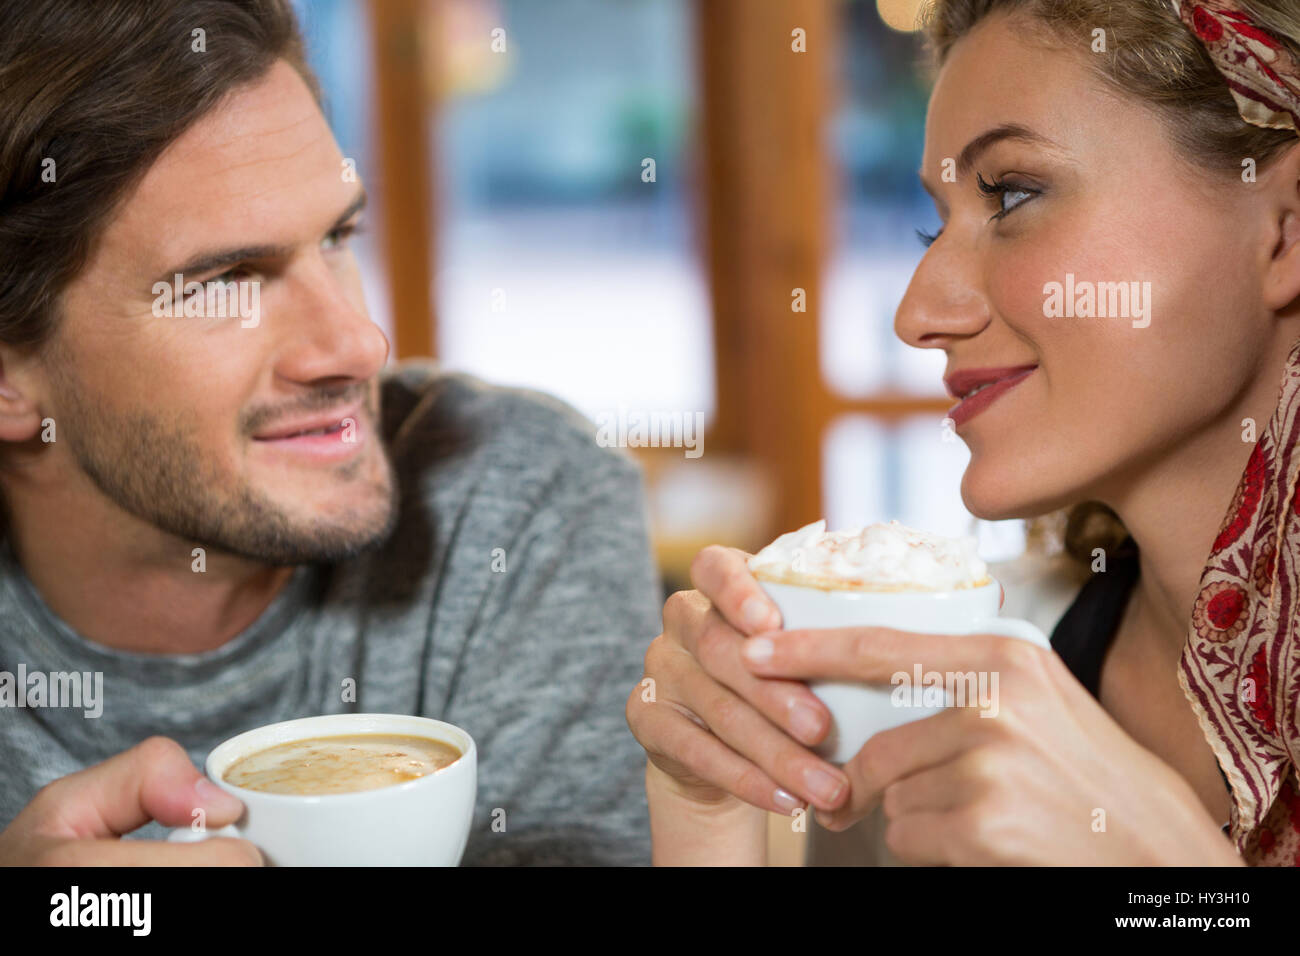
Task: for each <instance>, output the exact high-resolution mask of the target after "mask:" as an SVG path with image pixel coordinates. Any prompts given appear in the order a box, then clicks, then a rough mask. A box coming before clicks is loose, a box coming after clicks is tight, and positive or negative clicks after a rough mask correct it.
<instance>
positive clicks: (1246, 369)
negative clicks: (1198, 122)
mask: <svg viewBox="0 0 1300 956" xmlns="http://www.w3.org/2000/svg"><path fill="white" fill-rule="evenodd" d="M1017 23H1019V24H1020V27H1021V28H1020V29H1018V30H1015V29H1013V26H1014V25H1015V24H1017ZM1033 35H1034V36H1038V35H1040V34H1038V33H1035V34H1033ZM1026 36H1027V33H1026V30H1025V29H1024V21H1017V20H1016V19H1014V18H1011V17H1006V16H997V17H994V18H990V19H989V20H987V21H985V22H983V23H981V24H980V25H979V26H978V27H977V28H976V29H975V30H974V31H972V32H971V33H970V34H968V35H967V36H966V37H964V38H962V39H961V40H960V41H958V43H957V44H956V45H955V46H954V48H953V49H952V51H951V54H950V56H949V58H948V60H947V62H946V64H945V65H944V67H943V70H942V72H941V74H940V76H939V79H938V83H937V85H936V86H935V89H934V92H933V95H932V97H931V100H930V109H929V115H928V118H927V123H926V138H925V155H924V160H923V163H922V169H921V177H922V179H923V181H924V182H925V183H926V185H927V188H928V189H929V190H930V192H931V193H932V195H933V196H934V198H935V202H936V205H937V208H938V210H939V214H940V217H941V219H942V221H943V228H942V230H941V231H940V233H939V237H938V238H937V239H936V240H935V241H934V242H933V244H932V245H931V246H930V248H929V250H928V252H927V253H926V255H925V257H924V259H923V260H922V262H921V264H920V266H919V267H918V268H917V271H916V274H915V276H914V277H913V279H912V282H911V285H910V286H909V288H908V290H907V294H906V296H905V297H904V299H903V302H902V304H901V305H900V307H899V310H898V315H897V319H896V323H895V329H896V331H897V333H898V335H899V337H900V338H902V339H903V341H905V342H907V343H908V344H909V345H913V346H917V347H920V348H941V349H943V350H944V351H945V353H946V354H947V356H948V365H947V371H946V374H945V381H947V382H948V383H949V387H950V392H955V393H959V394H955V395H954V401H956V399H957V397H960V393H966V392H968V391H969V389H971V388H972V387H974V386H975V385H977V384H979V383H980V382H982V381H987V380H989V379H991V378H1006V377H1007V376H1009V375H1010V374H1011V371H1012V370H1022V371H1023V372H1025V373H1027V374H1022V375H1021V376H1020V377H1019V378H1015V377H1012V378H1010V380H1009V381H1008V382H1006V383H1004V384H1003V385H1001V386H997V387H994V388H991V389H990V390H989V392H988V394H984V395H982V396H976V397H975V399H974V400H973V401H969V402H965V403H963V405H962V406H959V407H958V408H957V409H955V410H954V412H952V413H951V417H952V418H953V420H954V423H955V428H956V431H957V433H958V435H959V436H960V437H961V438H962V439H963V440H964V441H965V442H966V444H967V445H968V446H969V448H970V452H971V459H970V465H969V467H968V468H967V471H966V474H965V477H964V478H963V481H962V497H963V499H964V500H965V502H966V505H967V507H968V508H969V509H970V510H971V511H972V512H973V513H974V514H976V515H979V516H981V517H985V518H993V519H996V518H1008V517H1017V516H1027V515H1034V514H1041V513H1044V512H1046V511H1049V510H1052V509H1055V508H1059V507H1063V506H1065V505H1068V504H1071V503H1073V502H1075V501H1079V500H1083V499H1085V498H1097V499H1100V500H1103V501H1106V500H1112V499H1114V498H1115V497H1116V496H1117V495H1122V494H1123V492H1124V489H1125V488H1126V487H1128V486H1129V485H1130V484H1131V483H1132V482H1134V481H1138V480H1140V479H1141V477H1142V476H1143V474H1144V473H1146V472H1147V470H1148V469H1149V468H1150V467H1151V466H1152V464H1153V462H1155V461H1159V460H1164V461H1165V462H1168V461H1169V460H1170V459H1169V457H1168V456H1170V455H1178V454H1180V453H1181V454H1184V455H1186V454H1187V453H1188V450H1189V449H1201V448H1203V447H1204V446H1206V445H1207V444H1212V443H1207V442H1206V441H1205V437H1206V436H1207V435H1215V434H1226V432H1227V431H1228V430H1229V428H1231V429H1235V430H1237V431H1239V430H1240V428H1241V425H1240V421H1239V420H1238V421H1236V422H1233V423H1229V416H1238V419H1239V415H1238V413H1239V410H1240V408H1241V407H1242V396H1243V395H1245V394H1246V393H1248V392H1250V391H1251V390H1252V389H1258V387H1259V386H1258V383H1257V381H1256V378H1257V375H1259V374H1260V373H1261V370H1262V369H1264V368H1265V367H1268V368H1271V367H1273V364H1274V363H1275V360H1274V358H1273V356H1274V355H1275V354H1276V344H1277V340H1278V334H1279V331H1278V328H1277V324H1276V322H1275V321H1274V314H1273V312H1272V310H1271V309H1270V308H1268V307H1267V306H1266V305H1265V303H1264V302H1263V295H1262V293H1261V281H1260V280H1261V272H1262V271H1263V270H1265V269H1266V268H1267V266H1268V264H1269V259H1270V251H1271V249H1272V248H1273V247H1274V246H1276V244H1277V239H1278V237H1277V235H1270V234H1269V230H1270V229H1271V228H1272V226H1270V225H1269V224H1268V222H1269V219H1270V216H1269V215H1268V214H1267V211H1266V209H1265V207H1264V206H1262V205H1261V203H1266V202H1268V201H1270V200H1269V199H1268V193H1267V190H1265V189H1264V188H1263V184H1264V182H1265V174H1264V173H1263V172H1261V173H1260V174H1259V180H1260V183H1259V184H1247V183H1245V182H1242V181H1241V179H1240V178H1239V177H1235V176H1233V175H1231V174H1228V175H1227V176H1224V177H1221V178H1219V179H1212V178H1211V177H1210V175H1209V174H1207V173H1202V172H1199V171H1198V170H1196V169H1194V168H1193V167H1191V166H1189V165H1188V164H1187V163H1186V162H1185V161H1184V160H1182V159H1180V158H1179V156H1178V155H1177V154H1176V153H1175V152H1174V147H1173V145H1172V143H1171V142H1170V141H1169V140H1168V138H1167V134H1166V133H1165V131H1164V129H1163V127H1162V126H1161V125H1160V123H1159V122H1158V121H1157V120H1156V118H1155V115H1154V114H1153V113H1151V112H1149V111H1147V110H1146V109H1145V108H1144V107H1142V106H1141V105H1139V103H1138V102H1137V101H1134V100H1126V99H1124V98H1121V97H1119V96H1117V95H1116V94H1114V93H1113V92H1111V91H1110V90H1109V89H1108V88H1107V87H1105V86H1103V85H1102V82H1101V81H1100V80H1099V79H1097V78H1096V77H1095V76H1094V75H1093V73H1092V72H1091V68H1090V64H1089V63H1088V57H1089V56H1091V55H1093V54H1091V53H1090V52H1089V50H1088V49H1087V48H1086V47H1085V48H1083V49H1082V50H1080V51H1077V52H1075V51H1069V50H1065V49H1061V48H1052V47H1050V46H1048V45H1045V44H1044V43H1041V42H1038V41H1027V40H1026ZM1007 124H1014V125H1015V126H1017V127H1021V128H1023V130H1024V131H1025V135H1024V136H1019V137H1017V136H1006V135H996V134H995V135H994V136H992V137H990V138H987V139H985V138H983V137H984V134H986V133H987V132H988V131H990V130H996V129H998V128H999V127H1003V126H1004V125H1007ZM1026 137H1030V138H1026ZM980 143H983V144H984V145H983V148H979V144H980ZM969 144H975V145H973V146H972V145H969ZM964 151H969V153H968V158H969V160H970V162H969V166H967V165H966V164H964V163H962V156H963V152H964ZM949 171H950V173H949ZM981 178H982V179H983V181H984V183H986V184H989V186H992V187H995V188H996V190H997V191H995V192H992V193H988V192H987V191H982V190H981V187H980V179H981ZM950 180H955V181H950ZM1070 277H1072V279H1071V278H1070ZM1051 283H1057V284H1059V285H1060V287H1061V289H1060V292H1061V295H1060V296H1058V297H1055V298H1054V297H1052V296H1050V295H1049V294H1048V292H1046V291H1045V289H1049V288H1051V287H1050V286H1049V284H1051ZM1117 283H1122V284H1123V285H1124V286H1127V292H1128V293H1129V296H1130V297H1129V301H1128V303H1127V308H1125V303H1124V301H1123V299H1122V298H1121V297H1120V293H1119V288H1120V287H1119V286H1118V285H1112V284H1117ZM1089 286H1092V287H1093V290H1094V291H1096V292H1099V294H1098V295H1097V296H1096V297H1095V300H1094V305H1093V310H1092V311H1093V315H1091V316H1086V315H1083V314H1078V313H1080V312H1086V311H1087V308H1088V303H1087V301H1086V299H1085V300H1084V301H1080V298H1081V296H1083V295H1085V294H1086V290H1087V289H1088V287H1089ZM1071 288H1072V289H1073V292H1072V294H1070V290H1071ZM1133 293H1136V295H1134V294H1133ZM1070 300H1073V302H1074V313H1075V314H1073V315H1071V314H1070V313H1069V312H1068V311H1067V309H1069V308H1070V306H1068V305H1067V304H1066V303H1067V302H1068V301H1070ZM1057 306H1059V309H1057V310H1056V311H1054V309H1055V308H1056V307H1057ZM1058 312H1059V313H1063V314H1058ZM1116 312H1120V313H1122V314H1119V315H1116V314H1115V313H1116ZM971 370H975V374H974V375H966V374H962V373H967V372H970V371H971ZM980 370H984V372H980ZM1279 371H1280V367H1279ZM1008 385H1010V387H1008ZM1276 385H1277V383H1276V382H1275V381H1274V382H1272V383H1270V386H1269V387H1270V389H1271V391H1272V392H1273V394H1275V393H1276ZM990 399H991V401H990ZM1265 424H1266V423H1265V422H1259V423H1258V426H1259V428H1260V430H1261V431H1262V429H1263V427H1264V425H1265Z"/></svg>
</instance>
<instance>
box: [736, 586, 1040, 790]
mask: <svg viewBox="0 0 1300 956" xmlns="http://www.w3.org/2000/svg"><path fill="white" fill-rule="evenodd" d="M759 584H760V585H761V586H762V588H763V590H764V591H766V592H767V594H768V596H769V597H771V598H772V600H773V601H775V602H776V606H777V607H778V608H780V610H781V618H782V626H783V627H784V628H785V629H786V630H787V631H791V630H801V629H804V628H828V627H889V628H894V629H896V630H900V631H915V632H917V633H922V634H1001V635H1005V636H1007V637H1016V638H1020V639H1021V640H1024V641H1029V642H1030V643H1033V644H1037V645H1039V646H1040V647H1050V646H1051V644H1050V642H1049V641H1048V639H1047V637H1046V636H1044V634H1043V632H1042V631H1041V630H1039V629H1038V628H1037V627H1035V626H1034V625H1033V624H1031V623H1029V622H1028V621H1021V620H1017V619H1015V618H1002V617H998V605H999V603H1000V601H1001V588H1000V586H999V584H998V582H997V581H994V580H990V582H989V583H988V584H985V585H983V586H981V587H975V588H960V589H957V590H951V591H849V590H824V589H822V588H816V587H803V586H800V585H793V584H777V583H774V582H771V581H764V580H761V579H760V581H759ZM907 676H908V677H909V678H910V677H911V675H910V674H909V675H907ZM808 687H809V689H810V690H812V692H813V693H814V694H816V695H817V698H818V699H819V700H821V702H822V703H824V704H825V705H826V708H827V710H829V711H830V712H831V729H830V733H829V734H827V736H826V739H825V740H823V741H822V744H821V745H820V746H819V747H818V748H817V752H818V753H819V754H820V755H822V756H823V757H825V758H826V759H827V760H829V761H830V762H832V763H837V764H842V763H845V762H846V761H848V760H850V759H852V757H853V756H854V755H855V754H856V753H857V752H858V751H859V750H861V749H862V745H863V744H865V743H866V742H867V741H868V740H870V739H871V737H872V736H873V735H875V734H877V733H879V732H880V731H882V730H888V729H889V728H891V727H898V726H900V725H902V724H906V723H909V722H910V721H913V720H920V719H921V718H923V717H929V716H931V715H933V714H937V713H939V712H940V711H941V710H942V709H943V708H941V707H937V706H913V705H910V704H909V705H908V706H897V705H896V704H895V703H894V688H893V687H890V686H885V685H869V684H860V683H851V682H839V681H809V682H808Z"/></svg>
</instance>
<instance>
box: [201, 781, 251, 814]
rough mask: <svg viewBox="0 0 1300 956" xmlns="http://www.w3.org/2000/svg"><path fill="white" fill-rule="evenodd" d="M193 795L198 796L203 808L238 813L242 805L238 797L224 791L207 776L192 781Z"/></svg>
mask: <svg viewBox="0 0 1300 956" xmlns="http://www.w3.org/2000/svg"><path fill="white" fill-rule="evenodd" d="M194 795H195V796H196V797H198V798H199V804H200V805H201V806H202V807H203V808H204V809H205V810H216V811H218V812H220V811H223V810H224V811H226V812H227V813H238V812H240V811H241V810H242V809H243V807H244V804H243V803H242V802H241V801H240V800H239V798H238V797H235V796H232V795H231V794H229V793H226V791H224V790H222V789H221V788H220V787H218V786H217V785H216V784H215V783H213V782H212V781H211V780H209V779H208V778H207V777H199V779H198V780H195V781H194Z"/></svg>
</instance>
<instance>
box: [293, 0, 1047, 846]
mask: <svg viewBox="0 0 1300 956" xmlns="http://www.w3.org/2000/svg"><path fill="white" fill-rule="evenodd" d="M920 2H921V0H296V4H297V8H298V12H299V16H300V21H301V23H302V26H303V30H304V33H305V35H306V37H307V40H308V44H309V53H310V56H311V59H312V62H313V65H314V66H315V68H316V69H317V71H318V72H319V75H320V78H321V81H322V84H323V87H324V91H325V96H326V107H327V113H328V115H329V119H330V121H331V124H332V125H333V128H334V131H335V135H336V136H337V138H338V140H339V143H340V146H341V147H342V149H343V152H344V155H345V156H347V157H349V158H352V159H355V160H356V164H357V169H358V170H359V172H360V173H361V175H362V177H363V179H364V181H365V182H366V185H367V189H368V192H369V193H370V197H371V206H370V212H369V213H368V223H367V225H366V227H365V231H363V232H362V233H361V234H360V235H359V236H358V238H357V239H356V240H355V241H354V249H355V250H356V253H357V256H358V259H359V261H360V263H361V267H362V269H363V275H364V282H365V288H366V295H367V300H368V303H369V306H370V310H371V314H372V316H374V318H375V320H376V321H377V322H379V323H380V324H381V325H382V326H383V327H384V328H385V329H386V331H387V332H388V333H389V338H390V341H391V342H392V343H393V354H394V358H404V357H408V356H422V355H432V356H436V357H437V359H438V360H439V361H440V362H441V363H443V364H444V365H445V366H447V367H449V368H452V369H456V370H463V371H467V372H470V373H472V374H475V375H478V376H481V377H483V378H485V379H488V380H490V381H493V382H497V383H501V384H509V385H519V386H526V387H531V388H537V389H541V390H544V391H546V392H549V393H551V394H553V395H556V396H558V397H560V398H562V399H563V400H565V401H567V402H568V403H570V404H571V405H573V406H574V407H575V408H577V409H578V410H579V411H581V412H582V413H584V414H585V415H587V416H588V417H590V418H591V419H592V420H593V423H596V422H600V421H602V420H603V421H611V420H613V419H617V418H618V416H620V415H621V416H623V417H624V418H627V417H628V416H631V415H634V414H637V413H642V414H645V413H654V414H659V415H668V416H672V415H678V416H682V420H683V421H686V422H700V423H702V425H703V435H702V438H701V439H700V440H699V443H698V445H697V447H696V449H695V450H694V451H692V450H691V449H688V448H683V447H657V448H656V447H641V448H631V449H630V452H631V453H632V454H634V455H636V456H637V457H638V458H639V459H640V461H641V463H642V464H643V466H644V469H645V474H646V477H647V492H648V495H649V501H650V508H651V521H652V530H653V535H654V542H655V549H656V554H657V557H658V560H659V565H660V569H661V572H662V575H663V578H664V586H665V590H666V591H671V590H676V589H678V588H680V587H683V586H689V584H688V582H689V576H688V569H689V565H690V560H691V558H692V557H693V556H694V554H695V553H696V551H698V549H699V548H700V547H702V546H703V545H705V544H709V543H715V542H716V543H724V544H729V545H733V546H736V547H740V548H744V549H746V550H753V549H755V548H756V547H759V546H761V545H762V544H763V543H765V542H766V541H767V540H770V539H771V538H772V537H773V536H775V535H776V534H778V533H780V532H782V531H786V530H791V529H794V528H797V527H800V526H802V525H804V524H807V523H808V522H810V521H814V520H816V519H818V518H820V517H825V518H826V519H827V520H828V522H829V523H830V525H831V527H847V526H854V525H861V524H865V523H868V522H872V521H880V520H887V519H888V518H898V519H899V520H901V521H903V522H904V523H906V524H909V525H913V526H916V527H919V528H924V529H927V530H930V531H936V532H940V533H945V534H975V535H977V536H978V537H979V539H980V545H981V552H982V554H983V555H984V556H985V558H986V559H989V560H998V559H1002V558H1009V557H1013V556H1014V555H1015V554H1017V553H1018V552H1019V551H1020V550H1022V549H1023V546H1024V531H1023V528H1022V527H1021V526H1020V523H1019V522H997V523H992V522H983V521H976V520H975V519H974V518H973V517H972V516H971V515H970V514H969V513H968V512H967V511H966V510H965V509H964V508H963V507H962V503H961V498H960V495H959V485H960V478H961V473H962V470H963V468H964V465H965V462H966V457H967V451H966V448H965V446H964V445H963V444H962V443H961V442H960V441H958V440H957V439H956V437H955V435H954V434H953V433H952V432H951V430H950V429H948V428H945V427H944V422H943V420H944V415H945V412H946V409H947V408H948V407H949V406H950V405H951V404H952V403H951V402H950V401H949V400H947V399H946V397H945V395H944V390H943V385H942V382H941V376H942V373H943V368H944V356H943V354H942V352H937V351H936V352H931V351H926V352H920V351H917V350H913V349H909V348H908V347H906V346H904V345H903V344H902V343H901V342H899V341H898V340H897V339H896V338H895V336H894V333H893V317H894V311H895V309H896V307H897V305H898V303H899V301H900V299H901V298H902V295H903V293H904V290H905V289H906V287H907V283H908V281H909V277H910V276H911V273H912V271H913V269H914V267H915V266H916V264H917V262H918V261H919V260H920V257H921V254H922V252H923V246H922V243H921V242H920V241H919V239H918V236H917V230H924V231H929V232H932V231H933V230H934V229H935V228H936V227H937V225H938V218H937V215H936V213H935V210H934V208H933V205H932V203H931V201H930V200H929V198H928V197H927V196H926V194H925V193H924V191H923V190H922V189H921V187H920V185H919V182H918V179H917V168H918V166H919V163H920V158H921V153H922V146H923V139H924V123H925V104H926V99H927V95H928V82H929V80H928V77H927V74H926V71H925V68H924V60H923V57H922V48H921V43H920V39H919V35H918V34H917V32H916V31H915V20H916V16H917V13H918V7H919V6H920ZM688 452H689V454H688ZM773 823H774V827H773V834H774V837H775V842H774V854H775V855H774V857H773V862H774V863H781V862H785V863H797V862H798V860H799V858H800V850H799V845H798V840H797V838H796V839H790V838H787V839H782V837H781V832H780V831H784V833H785V834H786V835H787V837H788V834H789V830H790V826H789V821H779V820H776V819H774V820H773Z"/></svg>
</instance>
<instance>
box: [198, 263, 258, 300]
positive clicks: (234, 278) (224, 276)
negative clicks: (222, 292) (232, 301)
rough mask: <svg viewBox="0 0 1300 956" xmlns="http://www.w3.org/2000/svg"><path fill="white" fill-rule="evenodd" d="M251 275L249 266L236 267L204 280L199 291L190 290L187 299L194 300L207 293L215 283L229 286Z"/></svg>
mask: <svg viewBox="0 0 1300 956" xmlns="http://www.w3.org/2000/svg"><path fill="white" fill-rule="evenodd" d="M249 275H250V272H249V270H248V267H247V266H243V265H239V266H235V267H234V268H233V269H227V270H226V271H225V272H223V273H221V275H219V276H213V277H212V278H211V279H204V280H203V281H202V282H201V283H199V285H200V288H199V289H190V290H189V291H188V292H186V293H185V297H186V298H192V297H194V296H196V295H199V294H201V293H206V292H207V289H208V286H209V285H210V284H211V283H213V282H218V283H221V284H222V285H229V284H230V283H231V282H240V281H242V280H244V279H247V278H248V276H249Z"/></svg>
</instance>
